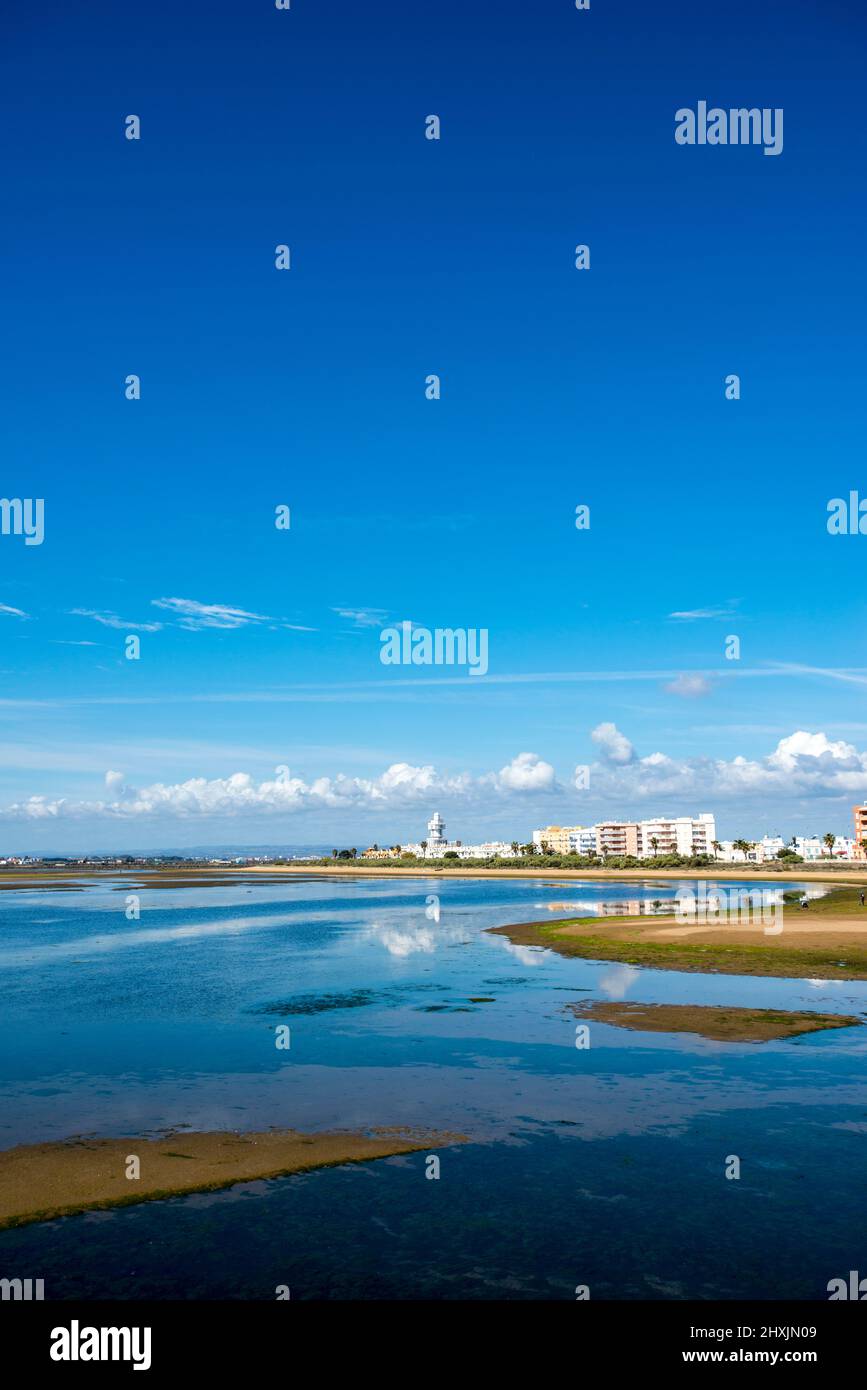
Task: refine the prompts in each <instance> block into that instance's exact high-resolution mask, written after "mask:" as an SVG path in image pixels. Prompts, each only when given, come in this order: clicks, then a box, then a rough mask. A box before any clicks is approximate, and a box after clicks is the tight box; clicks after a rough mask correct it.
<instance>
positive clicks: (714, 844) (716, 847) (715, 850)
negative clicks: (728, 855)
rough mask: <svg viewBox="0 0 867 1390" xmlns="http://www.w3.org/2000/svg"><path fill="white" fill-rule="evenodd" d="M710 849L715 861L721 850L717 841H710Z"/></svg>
mask: <svg viewBox="0 0 867 1390" xmlns="http://www.w3.org/2000/svg"><path fill="white" fill-rule="evenodd" d="M711 849H712V850H713V857H714V859H716V858H717V856H718V854H719V852H720V850H721V849H722V845H721V844H720V842H719V840H711Z"/></svg>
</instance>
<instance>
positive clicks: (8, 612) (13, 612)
mask: <svg viewBox="0 0 867 1390" xmlns="http://www.w3.org/2000/svg"><path fill="white" fill-rule="evenodd" d="M0 614H3V615H5V617H7V618H29V617H30V614H29V613H25V612H24V611H23V609H21V608H10V606H9V604H8V603H0Z"/></svg>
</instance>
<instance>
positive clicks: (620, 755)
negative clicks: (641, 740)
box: [590, 724, 635, 763]
mask: <svg viewBox="0 0 867 1390" xmlns="http://www.w3.org/2000/svg"><path fill="white" fill-rule="evenodd" d="M590 737H591V738H592V740H593V742H594V743H595V744H598V746H599V750H600V752H601V754H602V756H603V758H604V759H605V760H606V761H607V762H610V763H630V762H632V759H633V758H634V757H635V749H634V748H633V747H632V744H631V743H630V742H629V739H628V738H627V737H626V735H625V734H622V733H621V732H620V730H619V729H618V727H617V725H616V724H597V725H596V728H595V729H594V730H593V731H592V732H591V734H590Z"/></svg>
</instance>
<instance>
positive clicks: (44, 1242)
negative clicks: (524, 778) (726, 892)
mask: <svg viewBox="0 0 867 1390" xmlns="http://www.w3.org/2000/svg"><path fill="white" fill-rule="evenodd" d="M116 885H117V886H116V887H115V886H113V885H111V884H109V883H107V882H105V881H103V882H100V883H97V884H88V886H87V887H86V888H85V890H84V891H79V892H62V891H61V892H46V893H42V892H32V891H28V892H8V893H5V894H3V896H2V902H0V985H2V990H3V999H4V1009H3V1018H2V1023H0V1042H2V1047H0V1146H2V1147H4V1148H5V1147H10V1146H12V1145H14V1144H18V1143H27V1142H34V1141H37V1140H46V1139H60V1138H66V1137H68V1136H70V1135H73V1134H100V1135H127V1134H128V1135H134V1134H146V1133H151V1132H154V1131H160V1130H164V1129H167V1128H175V1127H182V1126H188V1127H190V1128H193V1129H196V1130H199V1129H202V1130H212V1129H223V1128H225V1129H261V1128H267V1127H269V1126H275V1127H278V1128H284V1127H285V1128H290V1127H291V1128H299V1129H308V1130H315V1129H334V1128H361V1127H365V1126H368V1125H405V1124H409V1125H422V1126H425V1127H431V1128H442V1129H449V1130H452V1131H460V1132H462V1133H464V1134H465V1135H467V1136H468V1138H469V1140H470V1141H471V1142H470V1143H469V1144H467V1145H462V1146H456V1147H452V1148H447V1149H444V1150H441V1151H439V1153H440V1158H441V1176H440V1178H439V1180H438V1181H428V1180H426V1178H425V1155H424V1154H414V1155H409V1156H405V1157H400V1158H396V1159H392V1160H388V1159H387V1160H379V1161H377V1162H373V1163H366V1164H364V1165H358V1166H344V1167H341V1168H338V1169H330V1170H321V1171H318V1172H314V1173H309V1174H303V1175H298V1176H296V1177H289V1178H281V1179H276V1180H272V1181H268V1182H259V1183H251V1184H244V1185H239V1186H237V1187H235V1188H233V1189H231V1190H230V1191H228V1192H225V1193H211V1194H200V1195H193V1196H190V1197H184V1198H174V1199H171V1200H168V1201H161V1202H157V1203H149V1204H146V1205H142V1206H139V1207H134V1208H125V1209H119V1210H115V1211H112V1212H100V1213H90V1214H83V1215H81V1216H76V1217H70V1218H66V1219H65V1220H62V1221H55V1222H50V1223H45V1224H44V1225H41V1226H32V1227H27V1228H24V1229H22V1230H20V1231H7V1232H4V1233H0V1275H5V1276H8V1277H13V1275H15V1274H16V1273H17V1274H19V1275H20V1276H21V1277H28V1276H29V1277H34V1278H38V1277H42V1278H44V1279H45V1281H46V1295H47V1296H48V1297H55V1298H56V1297H156V1298H175V1297H185V1298H204V1297H214V1298H216V1297H237V1298H273V1297H274V1289H275V1287H276V1286H277V1285H278V1284H288V1285H289V1286H290V1287H291V1289H292V1297H297V1298H329V1297H331V1298H341V1297H371V1298H372V1297H390V1298H414V1297H462V1298H467V1297H471V1298H499V1297H507V1298H573V1297H574V1288H575V1286H576V1285H577V1284H581V1283H583V1284H589V1285H590V1290H591V1297H598V1298H660V1297H665V1298H684V1297H694V1298H737V1297H743V1298H750V1297H753V1298H771V1299H772V1298H781V1297H796V1298H824V1297H827V1293H826V1292H825V1287H826V1284H827V1281H828V1280H829V1279H831V1278H834V1277H837V1276H838V1275H843V1274H845V1273H846V1271H848V1270H849V1269H858V1268H863V1269H867V1248H865V1244H867V1243H865V1238H864V1237H863V1236H862V1235H861V1231H862V1230H863V1229H865V1228H867V1221H865V1217H867V1198H865V1195H864V1184H863V1182H862V1179H861V1170H862V1164H863V1158H864V1152H865V1136H867V1085H865V1082H864V1080H863V1072H864V1065H865V1060H867V1030H863V1029H861V1028H857V1027H853V1028H845V1029H840V1030H832V1031H829V1032H825V1033H821V1034H813V1035H810V1036H808V1037H804V1038H801V1039H795V1040H790V1041H787V1042H778V1043H764V1044H761V1045H756V1044H731V1043H714V1042H710V1041H708V1040H704V1039H701V1038H697V1037H691V1036H684V1035H665V1034H646V1033H636V1032H631V1031H627V1030H624V1029H618V1028H615V1027H612V1026H609V1025H606V1024H602V1023H593V1024H592V1025H591V1046H590V1048H589V1049H587V1050H582V1049H577V1048H576V1047H575V1045H574V1044H575V1026H576V1021H575V1018H574V1016H573V1015H572V1014H571V1013H570V1012H569V1010H568V1005H569V1004H570V1003H573V1002H577V1001H580V1000H589V999H592V998H603V999H629V1000H633V1001H646V1002H674V1003H699V1004H738V1005H748V1006H752V1007H778V1008H812V1009H817V1010H822V1011H832V1012H840V1013H855V1014H861V1013H865V1012H867V982H846V981H833V982H819V981H807V980H775V979H769V978H755V979H750V978H745V977H737V976H730V975H719V976H712V975H711V976H703V975H697V974H678V973H665V972H662V971H653V970H644V969H636V968H634V967H631V966H625V965H618V964H612V963H610V962H605V963H593V962H585V961H580V960H576V959H564V958H562V957H560V956H557V955H556V954H554V953H553V952H550V951H543V950H537V949H534V948H526V947H515V946H513V945H512V944H511V943H510V942H509V941H507V940H506V938H505V937H501V936H492V935H491V934H490V933H486V932H485V930H484V929H485V928H486V927H489V926H497V925H503V924H505V923H508V922H519V921H530V920H537V919H539V918H547V917H548V916H550V917H552V918H556V917H558V916H565V915H570V914H575V913H578V912H584V913H586V912H590V911H594V910H598V911H602V910H608V911H610V910H612V909H615V910H616V908H617V906H618V905H621V906H622V905H624V904H630V905H631V910H635V904H636V903H637V902H641V903H644V904H646V905H648V907H650V905H652V904H653V903H654V902H662V903H665V902H666V901H670V899H671V898H672V897H673V896H674V894H675V893H676V892H677V891H678V888H679V887H694V886H695V885H694V884H683V885H679V884H678V883H677V882H676V881H674V880H667V881H661V882H654V881H653V880H652V879H648V880H647V881H646V882H641V883H639V882H629V883H624V882H622V881H621V882H611V883H609V882H599V881H594V882H592V883H588V884H583V883H582V884H580V885H579V884H576V883H575V882H570V883H563V882H559V883H558V882H557V880H556V878H555V877H553V876H548V875H546V876H544V877H542V876H540V878H539V879H537V880H510V881H503V880H475V881H468V880H462V879H443V878H442V877H440V876H438V875H432V876H431V877H429V878H418V879H403V880H400V881H396V880H393V879H391V880H390V879H379V880H373V879H364V880H351V879H345V878H341V879H340V880H325V881H323V880H321V879H318V880H315V881H309V880H306V881H303V882H298V881H289V882H282V883H279V884H274V885H272V884H263V885H258V884H257V885H256V886H254V887H253V888H252V889H251V888H250V887H249V886H248V885H246V884H242V885H239V886H237V887H234V886H231V887H230V886H220V887H209V888H199V887H195V886H194V887H187V888H179V889H176V890H174V889H169V890H165V889H163V890H150V891H148V890H147V889H144V890H142V891H141V893H140V898H141V917H140V920H138V921H135V920H133V921H128V920H127V919H126V916H125V911H124V910H125V906H126V902H127V895H128V894H129V892H130V891H131V890H130V886H129V884H123V883H121V882H120V881H119V880H118V881H116ZM725 886H726V887H727V888H731V887H732V886H733V885H732V884H730V883H727V884H726V885H725ZM735 886H736V885H735ZM745 886H746V885H745ZM750 886H753V887H754V886H755V885H750ZM776 886H777V887H778V885H776ZM431 895H435V896H436V898H437V899H438V904H437V903H434V902H430V901H428V899H429V897H430V896H431ZM567 903H568V904H569V906H568V907H564V906H563V904H567ZM548 904H559V905H560V906H558V907H556V908H555V910H554V911H550V912H549V909H548ZM437 914H438V920H436V918H437ZM474 1000H476V1001H480V1000H483V1001H485V1002H473V1001H474ZM280 1024H286V1025H288V1026H289V1027H290V1029H291V1048H290V1050H288V1051H281V1050H278V1049H277V1048H276V1046H275V1029H276V1027H277V1026H278V1025H280ZM729 1155H737V1156H738V1157H739V1158H740V1162H741V1177H740V1179H739V1180H727V1179H726V1177H725V1168H726V1162H727V1159H728V1156H729Z"/></svg>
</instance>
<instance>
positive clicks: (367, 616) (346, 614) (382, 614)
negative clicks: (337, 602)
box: [331, 608, 388, 627]
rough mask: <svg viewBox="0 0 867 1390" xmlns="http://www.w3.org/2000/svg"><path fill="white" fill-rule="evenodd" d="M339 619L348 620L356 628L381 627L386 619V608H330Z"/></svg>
mask: <svg viewBox="0 0 867 1390" xmlns="http://www.w3.org/2000/svg"><path fill="white" fill-rule="evenodd" d="M331 611H332V613H337V614H338V616H339V617H341V618H348V619H349V621H350V622H352V623H354V624H355V626H356V627H382V625H383V623H384V622H385V620H386V618H387V617H388V609H386V608H332V610H331Z"/></svg>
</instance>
